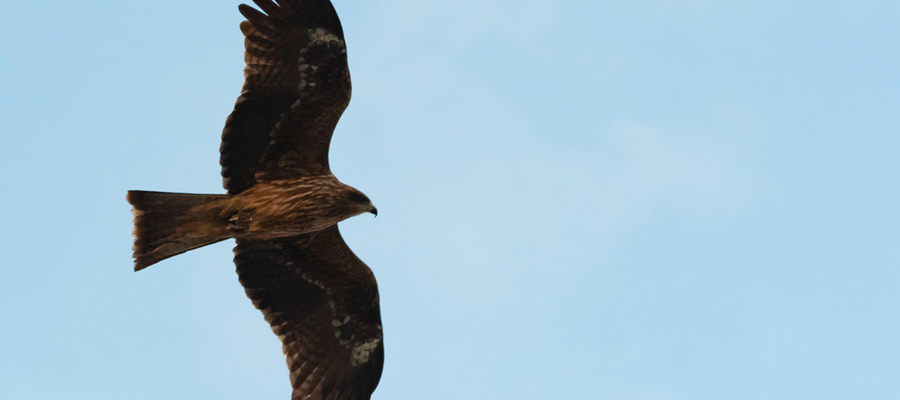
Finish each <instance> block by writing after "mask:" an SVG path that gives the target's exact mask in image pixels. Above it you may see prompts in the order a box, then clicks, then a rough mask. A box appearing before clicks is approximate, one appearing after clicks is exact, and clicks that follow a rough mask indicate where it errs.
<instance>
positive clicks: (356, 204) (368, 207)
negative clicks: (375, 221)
mask: <svg viewBox="0 0 900 400" xmlns="http://www.w3.org/2000/svg"><path fill="white" fill-rule="evenodd" d="M346 199H347V208H349V210H350V212H351V213H352V214H353V215H359V214H363V213H367V212H368V213H372V214H373V215H375V216H376V217H377V216H378V209H377V208H375V206H374V205H373V204H372V200H369V197H368V196H366V195H365V194H363V192H360V191H359V190H356V188H353V187H350V186H347V191H346Z"/></svg>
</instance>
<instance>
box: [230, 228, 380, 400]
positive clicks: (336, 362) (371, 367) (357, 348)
mask: <svg viewBox="0 0 900 400" xmlns="http://www.w3.org/2000/svg"><path fill="white" fill-rule="evenodd" d="M234 261H235V264H236V265H237V272H238V276H239V277H240V280H241V284H242V285H244V288H245V290H246V293H247V296H248V297H250V299H251V300H253V304H254V305H255V306H256V307H257V308H259V309H260V310H261V311H262V312H263V315H264V316H265V318H266V321H268V322H269V324H270V325H271V326H272V331H274V332H275V334H276V335H278V337H279V338H280V339H281V341H282V344H283V349H284V352H285V354H286V355H287V364H288V368H289V369H290V374H291V385H292V386H293V388H294V391H293V394H292V397H291V398H292V399H293V400H300V399H303V400H306V399H315V400H326V399H327V400H366V399H369V397H370V396H371V395H372V392H373V391H374V390H375V387H376V386H377V385H378V381H379V379H380V378H381V370H382V366H383V364H384V346H383V344H382V332H381V315H380V313H379V307H378V288H377V286H376V283H375V276H374V275H373V274H372V271H371V270H370V269H369V267H367V266H366V265H365V264H364V263H363V262H362V261H360V260H359V258H357V257H356V256H355V255H354V254H353V252H352V251H350V248H349V247H347V245H346V243H344V240H343V239H342V238H341V234H340V232H339V231H338V228H337V225H335V226H332V227H330V228H327V229H324V230H321V231H318V232H314V233H309V234H305V235H301V236H297V237H293V238H287V239H280V240H269V241H248V240H241V239H239V240H238V242H237V247H236V248H235V258H234Z"/></svg>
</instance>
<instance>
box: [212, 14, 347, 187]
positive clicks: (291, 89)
mask: <svg viewBox="0 0 900 400" xmlns="http://www.w3.org/2000/svg"><path fill="white" fill-rule="evenodd" d="M256 4H257V6H259V7H260V8H261V9H262V10H263V12H264V13H263V12H260V11H258V10H256V9H254V8H252V7H250V6H247V5H241V6H240V7H239V9H240V11H241V13H242V14H243V15H244V16H245V17H246V18H247V21H245V22H243V23H242V24H241V31H242V32H243V33H244V36H245V38H246V39H245V41H244V45H245V56H244V59H245V61H246V64H247V66H246V68H245V70H244V73H245V75H246V77H245V81H244V87H243V90H242V93H241V97H240V98H238V100H237V102H236V104H235V109H234V111H233V112H232V115H231V116H229V118H228V121H227V122H226V124H225V129H224V131H223V132H222V147H221V151H222V155H221V158H220V162H221V164H222V175H223V178H224V182H223V183H224V186H225V188H226V189H227V190H228V192H229V193H230V194H237V193H240V192H242V191H244V190H246V189H247V188H249V187H250V186H253V185H254V184H255V183H257V182H267V181H273V180H279V179H291V178H299V177H302V176H307V175H320V174H328V173H330V169H329V166H328V148H329V146H330V143H331V135H332V134H333V132H334V128H335V126H336V125H337V123H338V120H339V119H340V117H341V115H342V114H343V112H344V109H345V108H346V107H347V104H349V102H350V94H351V91H352V89H351V83H350V72H349V68H348V67H347V54H346V51H347V49H346V45H345V43H344V37H343V30H342V29H341V25H340V20H339V19H338V16H337V13H336V12H335V10H334V7H333V6H332V5H331V2H329V1H327V0H305V1H300V0H284V1H280V2H279V3H278V4H276V3H274V2H272V1H263V0H259V1H256ZM279 4H280V5H279Z"/></svg>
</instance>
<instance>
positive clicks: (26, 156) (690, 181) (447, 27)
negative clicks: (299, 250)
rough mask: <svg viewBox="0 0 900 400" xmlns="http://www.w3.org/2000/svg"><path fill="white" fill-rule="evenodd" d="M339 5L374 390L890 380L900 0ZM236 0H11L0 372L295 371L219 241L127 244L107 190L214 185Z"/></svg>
mask: <svg viewBox="0 0 900 400" xmlns="http://www.w3.org/2000/svg"><path fill="white" fill-rule="evenodd" d="M335 3H336V4H335V5H336V7H337V9H338V12H339V13H340V15H341V17H342V20H343V23H344V29H345V32H346V38H347V42H348V47H349V58H350V67H351V72H352V75H353V84H354V92H353V94H354V98H353V102H352V103H351V105H350V108H349V109H348V110H347V112H346V113H345V114H344V118H343V120H342V121H341V123H340V125H339V126H338V129H337V132H336V134H335V139H334V142H333V144H332V151H331V161H332V162H331V163H332V166H333V169H334V172H335V174H336V175H337V176H338V177H339V178H340V179H341V180H343V181H344V182H347V183H349V184H351V185H353V186H355V187H358V188H360V189H362V190H363V191H364V192H366V193H367V194H368V195H369V196H370V197H371V198H372V199H373V200H374V202H375V204H376V205H377V206H378V209H379V211H380V216H379V217H378V218H377V219H372V218H370V217H358V218H354V219H351V220H348V221H346V222H344V223H342V224H341V228H342V231H343V232H344V236H345V238H346V239H347V241H348V242H349V244H350V246H351V247H352V248H353V249H354V251H355V252H356V253H357V254H358V255H359V256H360V257H361V258H362V259H363V260H365V261H366V262H367V263H368V264H369V265H370V266H371V267H372V269H373V270H374V271H375V273H376V276H377V277H378V279H379V284H380V289H381V300H382V315H383V320H384V326H385V343H386V353H387V354H386V364H385V370H384V376H383V378H382V381H381V385H380V387H379V389H378V390H377V391H376V392H375V396H374V399H384V400H389V399H391V400H392V399H435V400H439V399H454V400H458V399H489V400H493V399H517V400H520V399H584V400H594V399H599V400H607V399H609V400H706V399H708V400H721V399H754V400H756V399H759V400H763V399H765V400H772V399H818V400H821V399H851V398H855V399H868V400H873V399H896V398H898V396H900V340H898V337H900V207H898V205H900V186H898V174H900V156H898V153H900V48H898V43H900V24H898V21H900V3H898V2H897V1H865V0H861V1H852V2H851V1H843V2H838V1H768V0H761V1H752V2H750V1H746V2H736V1H704V0H696V1H675V0H668V1H667V0H653V1H649V0H648V1H644V0H637V1H635V0H631V1H619V0H615V1H599V0H598V1H585V0H579V1H570V0H558V1H551V0H458V1H429V0H375V1H358V0H335ZM237 4H238V2H237V1H224V0H215V1H213V0H195V1H172V0H158V1H72V0H66V1H63V0H31V1H14V2H7V4H4V6H3V11H2V12H0V35H2V40H0V188H2V189H0V221H2V228H0V253H2V255H3V257H2V258H3V259H2V261H0V265H2V270H0V271H2V275H0V304H2V306H0V397H2V398H4V399H70V400H71V399H90V400H105V399H116V400H121V399H135V400H142V399H217V400H228V399H287V398H289V393H290V388H289V384H288V377H287V369H286V368H285V362H284V358H283V356H282V355H281V349H280V344H279V343H278V340H277V338H276V337H275V335H273V334H272V333H271V331H270V329H269V328H268V326H267V324H266V323H265V322H264V321H263V318H262V316H261V315H260V313H259V312H258V311H256V310H255V309H254V308H253V306H252V305H251V303H250V301H249V300H247V299H246V297H245V296H244V293H243V290H242V289H241V287H240V285H239V283H238V281H237V278H236V275H235V273H234V266H233V264H232V263H231V246H232V243H231V242H230V241H229V242H226V243H221V244H218V245H215V246H211V247H208V248H204V249H201V250H198V251H193V252H191V253H188V254H185V255H182V256H178V257H176V258H174V259H171V260H168V261H165V262H163V263H161V264H159V265H155V266H153V267H152V268H150V269H148V270H146V271H143V272H141V273H133V272H132V271H131V265H132V264H131V259H130V256H131V240H132V239H131V212H130V209H129V206H128V204H127V203H126V201H125V192H126V190H128V189H145V190H163V191H183V192H205V193H221V192H223V189H222V188H221V178H220V176H219V166H218V146H219V135H220V133H221V129H222V126H223V124H224V121H225V117H226V116H227V115H228V114H229V112H230V111H231V108H232V106H233V104H234V100H235V98H236V97H237V95H238V92H239V90H240V85H241V81H242V73H241V70H242V67H243V64H242V63H243V60H242V51H243V44H242V38H241V35H240V31H239V30H238V23H239V22H240V20H241V17H240V14H239V13H238V12H237Z"/></svg>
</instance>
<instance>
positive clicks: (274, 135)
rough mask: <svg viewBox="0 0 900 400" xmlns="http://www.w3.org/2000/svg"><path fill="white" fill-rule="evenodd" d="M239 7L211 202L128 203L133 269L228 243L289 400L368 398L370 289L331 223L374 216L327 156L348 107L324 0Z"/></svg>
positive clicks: (372, 348)
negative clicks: (241, 50) (234, 83)
mask: <svg viewBox="0 0 900 400" xmlns="http://www.w3.org/2000/svg"><path fill="white" fill-rule="evenodd" d="M254 2H255V3H256V5H257V6H258V7H259V8H260V10H262V11H258V10H256V9H254V8H252V7H250V6H247V5H244V4H241V5H240V7H239V9H240V12H241V14H243V15H244V17H246V18H247V20H246V21H243V22H242V23H241V31H242V32H243V33H244V36H245V41H244V45H245V48H246V52H245V54H244V60H245V61H246V64H247V66H246V68H245V69H244V75H245V81H244V86H243V90H242V91H241V96H240V97H239V98H238V100H237V103H236V104H235V106H234V111H232V113H231V115H230V116H229V117H228V120H227V121H226V123H225V129H224V132H223V133H222V146H221V153H222V154H221V159H220V163H221V164H222V176H223V177H224V186H225V188H226V189H227V190H228V194H225V195H199V194H184V193H161V192H144V191H130V192H128V201H129V202H130V203H131V204H132V206H133V208H134V215H135V220H134V222H135V230H134V234H135V241H134V257H135V270H141V269H144V268H146V267H148V266H150V265H152V264H154V263H157V262H159V261H161V260H164V259H166V258H169V257H172V256H175V255H178V254H181V253H183V252H186V251H188V250H192V249H195V248H198V247H201V246H205V245H208V244H211V243H215V242H219V241H222V240H225V239H228V238H235V239H236V241H237V247H235V250H234V253H235V257H234V262H235V264H236V265H237V273H238V276H239V278H240V282H241V284H242V285H243V286H244V288H245V291H246V293H247V296H248V297H249V298H250V299H251V300H252V301H253V304H254V305H255V306H256V307H257V308H258V309H260V310H261V311H262V313H263V315H264V316H265V319H266V321H268V323H269V324H270V325H271V327H272V330H273V331H274V332H275V334H276V335H278V337H279V338H280V339H281V341H282V343H283V348H284V352H285V354H286V355H287V364H288V368H289V370H290V378H291V385H292V386H293V394H292V399H293V400H299V399H304V400H305V399H317V400H331V399H333V400H360V399H369V398H370V396H371V394H372V392H373V391H374V390H375V387H376V386H377V385H378V381H379V379H380V377H381V371H382V365H383V361H384V346H383V343H382V332H381V316H380V313H379V306H378V288H377V286H376V283H375V277H374V275H373V274H372V271H371V270H370V269H369V268H368V267H367V266H366V265H365V264H364V263H363V262H362V261H360V260H359V258H357V257H356V256H355V255H354V254H353V252H352V251H350V248H349V247H347V244H346V243H344V240H343V239H342V238H341V234H340V232H338V227H337V223H338V222H339V221H342V220H344V219H346V218H349V217H352V216H355V215H359V214H361V213H365V212H371V213H373V214H376V213H377V210H376V209H375V207H374V206H373V205H372V202H371V201H369V199H368V197H366V196H365V195H364V194H362V193H361V192H360V191H358V190H356V189H354V188H352V187H350V186H347V185H344V184H343V183H341V182H339V181H338V180H337V179H336V178H335V177H334V175H332V174H331V171H330V169H329V166H328V147H329V143H330V142H331V136H332V133H333V131H334V128H335V125H336V124H337V122H338V119H339V118H340V117H341V114H342V113H343V111H344V109H345V108H346V107H347V104H348V103H349V101H350V92H351V88H350V73H349V70H348V67H347V49H346V46H345V43H344V34H343V30H342V29H341V23H340V21H339V20H338V16H337V13H336V12H335V10H334V7H333V6H332V5H331V2H330V1H328V0H275V1H272V0H254Z"/></svg>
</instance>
